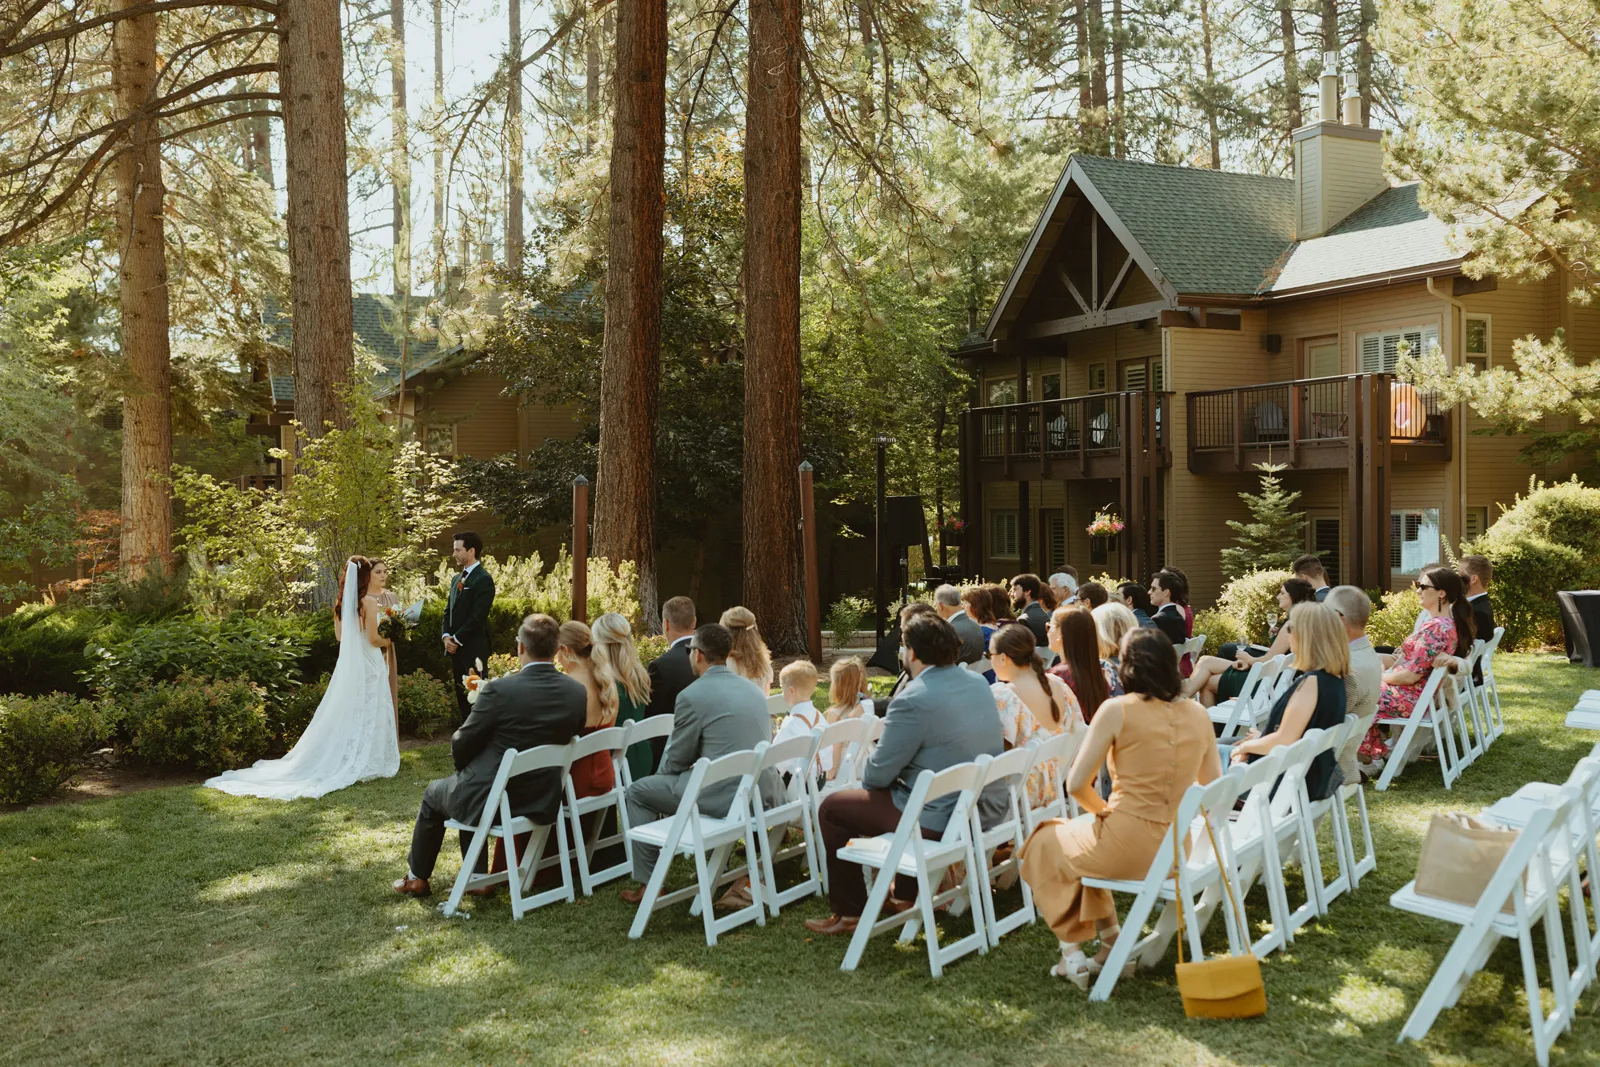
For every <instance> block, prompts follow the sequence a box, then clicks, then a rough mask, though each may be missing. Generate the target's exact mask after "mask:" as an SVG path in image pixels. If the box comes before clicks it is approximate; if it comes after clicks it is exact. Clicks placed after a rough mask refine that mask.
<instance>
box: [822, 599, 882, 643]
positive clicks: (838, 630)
mask: <svg viewBox="0 0 1600 1067" xmlns="http://www.w3.org/2000/svg"><path fill="white" fill-rule="evenodd" d="M871 617H872V604H871V603H870V602H868V600H867V598H866V597H863V596H842V597H840V598H839V599H838V600H835V601H834V602H833V604H832V606H830V607H829V608H828V613H827V614H826V615H824V616H823V617H822V628H823V629H824V630H827V631H829V632H830V633H832V634H833V647H834V648H849V647H850V642H851V641H853V640H855V636H856V634H858V633H860V632H861V626H862V623H864V622H865V621H866V620H867V619H870V618H871Z"/></svg>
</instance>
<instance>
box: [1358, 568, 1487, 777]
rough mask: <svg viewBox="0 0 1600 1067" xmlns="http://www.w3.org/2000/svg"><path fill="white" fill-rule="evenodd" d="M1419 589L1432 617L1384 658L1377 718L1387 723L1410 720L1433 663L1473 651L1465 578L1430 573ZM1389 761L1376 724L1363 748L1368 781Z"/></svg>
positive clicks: (1384, 738) (1451, 573)
mask: <svg viewBox="0 0 1600 1067" xmlns="http://www.w3.org/2000/svg"><path fill="white" fill-rule="evenodd" d="M1416 587H1417V596H1418V597H1420V598H1421V600H1422V610H1423V611H1424V612H1425V613H1426V614H1427V616H1428V617H1427V619H1426V620H1425V621H1424V622H1423V624H1422V626H1421V627H1420V628H1419V629H1418V630H1417V631H1416V632H1414V633H1413V634H1412V635H1411V636H1410V637H1408V638H1406V639H1405V641H1404V642H1403V643H1402V644H1401V645H1400V648H1399V649H1398V650H1397V651H1396V652H1395V653H1394V655H1392V656H1385V657H1383V659H1384V665H1383V666H1384V672H1383V690H1382V691H1381V692H1380V693H1379V694H1378V714H1379V715H1380V716H1383V717H1390V716H1398V717H1400V718H1404V719H1409V718H1410V717H1411V713H1412V711H1413V710H1414V709H1415V708H1416V706H1417V698H1418V697H1420V696H1421V695H1422V687H1423V685H1424V684H1426V683H1427V681H1428V674H1429V673H1430V672H1431V671H1432V670H1433V661H1434V658H1435V657H1436V656H1438V655H1439V654H1441V653H1445V654H1448V655H1452V656H1457V657H1465V656H1466V655H1467V652H1468V651H1469V650H1470V649H1471V648H1472V641H1473V626H1472V607H1471V606H1470V605H1469V604H1468V603H1467V598H1466V591H1465V590H1464V589H1463V588H1462V587H1461V576H1460V575H1458V574H1456V572H1455V571H1453V570H1451V569H1450V568H1449V567H1429V568H1428V569H1427V570H1425V571H1423V572H1422V574H1421V575H1419V576H1418V578H1417V581H1416ZM1388 755H1389V738H1388V737H1387V736H1385V734H1384V731H1383V729H1382V728H1381V727H1379V726H1377V725H1376V724H1374V725H1373V727H1372V728H1371V729H1370V730H1368V731H1367V736H1366V739H1365V740H1364V741H1362V742H1361V759H1362V761H1363V762H1364V763H1366V764H1369V766H1367V767H1363V768H1362V769H1363V770H1365V771H1366V772H1367V773H1368V774H1369V775H1370V774H1375V773H1377V771H1379V770H1381V769H1382V768H1383V761H1384V760H1385V759H1386V758H1388Z"/></svg>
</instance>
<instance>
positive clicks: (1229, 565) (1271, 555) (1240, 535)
mask: <svg viewBox="0 0 1600 1067" xmlns="http://www.w3.org/2000/svg"><path fill="white" fill-rule="evenodd" d="M1283 469H1284V464H1282V463H1258V464H1256V470H1258V471H1260V472H1261V492H1259V493H1240V494H1239V499H1240V500H1243V501H1244V506H1245V507H1246V508H1248V509H1249V510H1250V519H1251V521H1249V522H1240V521H1238V520H1237V519H1229V520H1228V527H1229V529H1231V530H1233V532H1234V541H1235V542H1236V544H1235V546H1234V547H1233V548H1225V549H1223V550H1222V571H1223V573H1224V574H1226V575H1227V576H1228V577H1230V578H1237V577H1239V576H1240V575H1241V574H1249V573H1250V572H1251V571H1262V570H1287V569H1288V568H1289V565H1290V564H1291V563H1293V562H1294V560H1295V557H1296V556H1298V555H1300V553H1301V552H1303V551H1305V528H1306V513H1305V512H1303V511H1296V510H1294V502H1295V501H1296V500H1299V499H1300V491H1299V490H1298V489H1296V490H1294V491H1293V492H1290V491H1288V490H1286V489H1284V487H1283V482H1281V481H1280V480H1279V479H1278V472H1279V471H1281V470H1283Z"/></svg>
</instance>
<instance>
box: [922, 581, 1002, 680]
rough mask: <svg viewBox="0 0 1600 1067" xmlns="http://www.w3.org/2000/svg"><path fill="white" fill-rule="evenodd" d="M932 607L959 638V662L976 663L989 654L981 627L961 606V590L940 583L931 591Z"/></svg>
mask: <svg viewBox="0 0 1600 1067" xmlns="http://www.w3.org/2000/svg"><path fill="white" fill-rule="evenodd" d="M933 607H934V610H935V611H937V612H938V613H939V618H941V619H943V620H944V621H945V622H947V623H949V624H950V629H952V630H954V631H955V632H956V637H958V638H960V639H961V656H960V660H959V662H961V663H976V662H978V661H979V660H980V659H982V658H983V657H985V656H987V655H988V654H989V650H988V649H987V648H986V647H984V644H983V627H981V626H979V625H978V623H977V621H976V620H974V619H973V617H972V616H971V615H968V614H967V612H966V609H965V608H963V607H962V606H961V590H959V589H957V588H956V587H955V586H953V585H941V586H940V587H939V588H937V589H935V590H934V591H933Z"/></svg>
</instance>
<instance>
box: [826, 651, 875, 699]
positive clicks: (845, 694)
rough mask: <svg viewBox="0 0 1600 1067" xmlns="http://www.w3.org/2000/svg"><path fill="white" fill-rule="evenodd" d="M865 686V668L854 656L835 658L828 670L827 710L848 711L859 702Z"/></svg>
mask: <svg viewBox="0 0 1600 1067" xmlns="http://www.w3.org/2000/svg"><path fill="white" fill-rule="evenodd" d="M866 688H867V669H866V668H865V667H863V666H862V665H861V660H859V659H858V658H856V657H855V656H846V657H845V658H844V659H840V660H835V661H834V663H833V668H832V669H831V670H829V671H828V710H829V711H832V710H834V709H835V708H837V709H839V710H841V711H848V710H850V709H851V708H853V707H855V706H856V705H857V704H859V703H861V694H862V693H864V692H865V691H866Z"/></svg>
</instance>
